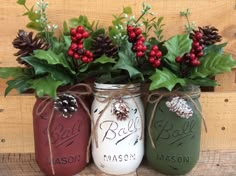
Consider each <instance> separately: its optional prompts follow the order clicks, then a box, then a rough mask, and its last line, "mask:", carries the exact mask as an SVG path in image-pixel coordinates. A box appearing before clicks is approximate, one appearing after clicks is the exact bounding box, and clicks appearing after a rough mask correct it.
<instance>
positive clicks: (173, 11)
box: [0, 0, 236, 91]
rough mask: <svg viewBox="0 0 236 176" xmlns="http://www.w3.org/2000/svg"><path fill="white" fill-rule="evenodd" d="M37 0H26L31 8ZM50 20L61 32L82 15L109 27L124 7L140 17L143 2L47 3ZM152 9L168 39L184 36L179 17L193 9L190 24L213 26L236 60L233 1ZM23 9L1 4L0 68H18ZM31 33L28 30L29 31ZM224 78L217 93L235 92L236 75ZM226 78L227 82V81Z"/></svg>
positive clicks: (163, 0)
mask: <svg viewBox="0 0 236 176" xmlns="http://www.w3.org/2000/svg"><path fill="white" fill-rule="evenodd" d="M35 2H36V0H27V4H29V6H31V5H33V4H35ZM48 2H49V9H48V18H49V19H50V22H52V23H53V24H58V25H59V27H60V28H61V29H62V24H63V22H64V21H68V19H70V18H73V17H78V16H79V15H87V16H88V18H89V19H90V20H91V21H92V20H99V22H100V26H103V27H107V26H109V25H110V24H111V21H112V19H113V17H112V14H119V13H120V12H121V11H122V8H123V7H124V6H131V7H132V8H133V12H134V15H135V16H139V14H140V12H141V8H142V2H143V0H133V1H127V0H119V1H110V0H80V1H74V0H48ZM145 2H146V3H147V4H150V5H151V6H152V9H153V12H155V15H156V16H157V17H160V16H163V17H164V23H165V28H164V36H165V39H168V38H169V37H171V36H173V35H175V34H179V33H183V31H184V25H185V24H186V20H185V19H184V18H183V17H181V16H180V15H179V12H180V11H183V10H186V9H187V8H189V9H190V11H191V15H190V21H194V22H195V23H196V25H197V26H204V25H214V26H216V27H217V28H218V29H219V30H220V33H221V35H222V36H223V38H224V40H223V42H228V45H227V47H226V49H225V50H226V52H228V53H231V54H233V56H235V57H236V50H235V48H236V40H235V33H236V24H235V19H236V8H235V7H236V6H235V5H236V2H235V1H234V0H224V1H222V0H208V1H206V0H198V1H196V0H181V1H174V0H158V1H153V0H146V1H145ZM23 13H24V8H23V7H21V6H19V5H17V4H16V0H8V1H2V2H1V6H0V23H1V28H0V35H1V37H0V67H8V66H18V64H17V62H16V60H15V57H14V56H13V53H15V52H16V50H15V49H13V46H12V44H11V42H12V40H13V39H14V38H15V36H16V33H17V31H18V29H25V25H26V24H27V22H28V19H27V17H25V16H22V14H23ZM28 31H29V30H28ZM235 73H236V72H235V71H234V72H232V74H230V76H229V74H224V75H223V76H219V77H217V80H218V81H219V83H220V84H221V87H219V88H217V89H216V91H226V90H227V91H232V90H236V83H235V80H236V75H235ZM225 78H226V79H225Z"/></svg>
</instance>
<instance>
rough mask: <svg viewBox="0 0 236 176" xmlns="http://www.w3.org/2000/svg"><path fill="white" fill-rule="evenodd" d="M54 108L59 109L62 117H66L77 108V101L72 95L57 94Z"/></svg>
mask: <svg viewBox="0 0 236 176" xmlns="http://www.w3.org/2000/svg"><path fill="white" fill-rule="evenodd" d="M54 108H55V109H56V110H58V111H60V112H61V113H62V115H63V117H65V118H68V117H71V116H72V113H73V112H76V111H77V110H78V103H77V100H76V98H75V97H74V96H72V95H70V94H63V95H59V96H58V97H57V99H56V100H55V101H54Z"/></svg>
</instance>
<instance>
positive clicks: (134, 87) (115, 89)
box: [94, 83, 141, 97]
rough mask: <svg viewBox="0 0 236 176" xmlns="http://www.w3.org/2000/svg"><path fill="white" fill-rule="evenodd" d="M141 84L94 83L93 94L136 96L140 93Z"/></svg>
mask: <svg viewBox="0 0 236 176" xmlns="http://www.w3.org/2000/svg"><path fill="white" fill-rule="evenodd" d="M140 89H141V84H100V83H94V95H95V96H106V97H108V96H109V97H110V96H111V95H112V96H114V97H119V96H122V97H123V96H127V97H130V96H134V95H135V96H138V95H140V93H141V92H140Z"/></svg>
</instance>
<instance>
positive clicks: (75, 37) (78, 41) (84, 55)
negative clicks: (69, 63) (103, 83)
mask: <svg viewBox="0 0 236 176" xmlns="http://www.w3.org/2000/svg"><path fill="white" fill-rule="evenodd" d="M70 35H71V45H70V47H69V49H68V52H67V54H68V56H70V57H73V58H74V59H76V60H78V59H81V61H82V62H84V63H88V62H92V61H93V53H92V52H90V51H89V50H85V49H84V45H83V42H84V41H83V39H85V38H88V37H89V33H88V32H87V31H85V30H84V28H83V26H78V27H77V28H72V29H71V30H70Z"/></svg>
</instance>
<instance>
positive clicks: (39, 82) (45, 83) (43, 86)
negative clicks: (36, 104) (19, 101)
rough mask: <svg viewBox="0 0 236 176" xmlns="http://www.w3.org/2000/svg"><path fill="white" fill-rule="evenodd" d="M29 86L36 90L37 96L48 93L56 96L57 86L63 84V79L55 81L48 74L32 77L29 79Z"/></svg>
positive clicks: (53, 96)
mask: <svg viewBox="0 0 236 176" xmlns="http://www.w3.org/2000/svg"><path fill="white" fill-rule="evenodd" d="M29 83H30V88H32V89H34V90H35V91H36V95H37V96H38V97H43V96H45V95H48V96H50V97H52V98H56V97H57V88H58V87H59V86H61V85H64V83H63V81H57V80H55V79H53V77H52V76H51V75H50V74H49V75H46V76H44V77H40V78H37V79H32V80H30V81H29Z"/></svg>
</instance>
